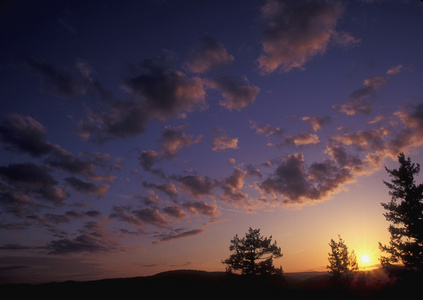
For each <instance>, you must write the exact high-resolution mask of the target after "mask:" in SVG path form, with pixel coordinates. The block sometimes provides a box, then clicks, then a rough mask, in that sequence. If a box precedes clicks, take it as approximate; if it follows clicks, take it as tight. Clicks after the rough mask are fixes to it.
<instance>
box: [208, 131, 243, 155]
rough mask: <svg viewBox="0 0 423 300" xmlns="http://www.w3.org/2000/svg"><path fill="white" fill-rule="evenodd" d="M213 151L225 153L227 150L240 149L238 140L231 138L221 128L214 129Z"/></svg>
mask: <svg viewBox="0 0 423 300" xmlns="http://www.w3.org/2000/svg"><path fill="white" fill-rule="evenodd" d="M214 133H215V135H216V136H215V137H214V138H213V146H212V150H213V151H223V150H226V149H238V138H231V137H229V136H228V135H226V133H225V132H224V130H223V129H222V128H220V127H216V128H215V129H214Z"/></svg>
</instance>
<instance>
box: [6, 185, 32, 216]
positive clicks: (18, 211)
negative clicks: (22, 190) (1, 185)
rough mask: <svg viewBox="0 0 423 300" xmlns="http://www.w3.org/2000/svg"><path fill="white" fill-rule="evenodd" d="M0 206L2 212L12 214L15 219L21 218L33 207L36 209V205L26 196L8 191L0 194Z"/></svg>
mask: <svg viewBox="0 0 423 300" xmlns="http://www.w3.org/2000/svg"><path fill="white" fill-rule="evenodd" d="M0 205H1V206H2V207H3V211H4V212H7V213H10V214H13V215H14V216H16V217H23V216H25V215H26V214H27V213H29V212H30V210H31V209H32V208H33V207H36V206H37V203H35V202H34V201H32V200H31V199H30V198H29V197H28V196H27V195H22V194H19V193H18V192H14V191H8V192H4V193H3V192H1V193H0Z"/></svg>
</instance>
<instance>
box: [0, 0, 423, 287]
mask: <svg viewBox="0 0 423 300" xmlns="http://www.w3.org/2000/svg"><path fill="white" fill-rule="evenodd" d="M0 43H1V44H0V45H1V46H0V54H1V55H0V78H1V85H0V97H1V101H0V147H1V148H0V149H1V150H0V151H1V156H0V283H2V282H35V283H36V282H47V281H52V280H54V281H64V280H91V279H101V278H113V277H131V276H144V275H152V274H156V273H158V272H161V271H166V270H174V269H197V270H206V271H224V270H225V266H224V265H223V264H222V263H221V260H224V259H226V258H227V257H228V256H229V254H230V252H229V242H230V240H231V239H232V238H233V237H234V236H235V234H238V235H241V236H244V234H245V233H246V232H247V231H248V228H249V227H252V228H260V229H261V233H262V234H263V235H265V236H270V235H272V237H273V239H274V240H276V241H277V243H278V246H280V247H281V248H282V252H283V254H284V255H283V257H282V258H281V259H277V260H276V261H275V265H276V267H279V265H282V267H283V269H284V271H285V272H303V271H324V270H326V269H325V267H326V265H327V263H328V262H327V258H328V252H329V251H330V248H329V245H328V243H329V242H330V239H332V238H333V239H337V236H338V234H339V235H341V237H342V238H343V239H344V240H345V242H346V243H347V245H348V246H349V248H350V249H351V250H354V251H355V253H356V255H357V257H358V262H359V265H360V267H362V268H366V267H369V266H373V265H375V264H378V257H379V255H380V252H379V250H378V242H382V243H386V242H387V241H388V239H389V234H388V231H387V228H388V226H389V223H387V222H386V220H385V218H384V216H383V213H384V211H383V208H382V206H381V205H380V203H381V202H387V201H389V200H390V196H389V194H388V189H387V188H386V187H385V186H384V184H383V180H389V177H388V176H387V173H386V171H385V169H384V167H385V166H386V167H388V168H396V167H397V166H398V162H397V156H398V154H399V153H400V152H405V154H406V156H410V157H411V159H412V161H413V162H416V163H422V164H423V151H421V150H422V147H423V93H422V91H423V55H422V54H423V3H422V2H421V1H417V0H408V1H400V0H396V1H394V0H392V1H389V0H386V1H382V0H380V1H378V0H374V1H371V0H367V1H365V0H362V1H360V0H357V1H287V0H267V1H265V0H239V1H235V0H234V1H216V0H213V1H197V0H192V1H187V0H178V1H176V0H167V1H166V0H144V1H75V0H73V1H64V0H63V1H23V0H22V1H6V2H5V4H1V5H0ZM420 179H421V177H420ZM420 179H419V180H420ZM364 254H366V255H368V257H369V259H370V261H369V262H368V263H364V262H362V261H361V260H360V257H361V255H364Z"/></svg>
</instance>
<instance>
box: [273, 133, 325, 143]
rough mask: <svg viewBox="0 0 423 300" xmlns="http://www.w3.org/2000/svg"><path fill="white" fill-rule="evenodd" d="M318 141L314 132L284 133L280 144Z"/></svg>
mask: <svg viewBox="0 0 423 300" xmlns="http://www.w3.org/2000/svg"><path fill="white" fill-rule="evenodd" d="M318 143H320V140H319V137H318V136H317V135H316V134H314V133H300V134H298V135H296V136H292V135H285V136H284V137H283V142H282V144H281V145H295V146H306V145H315V144H318Z"/></svg>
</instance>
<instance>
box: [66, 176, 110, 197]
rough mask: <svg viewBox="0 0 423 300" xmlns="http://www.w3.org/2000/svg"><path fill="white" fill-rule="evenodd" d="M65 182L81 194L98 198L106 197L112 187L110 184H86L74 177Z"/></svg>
mask: <svg viewBox="0 0 423 300" xmlns="http://www.w3.org/2000/svg"><path fill="white" fill-rule="evenodd" d="M65 182H66V183H68V184H69V185H70V186H71V187H72V188H73V189H74V190H76V191H77V192H79V193H82V194H86V195H97V197H102V196H104V195H105V194H106V193H107V191H108V190H109V188H110V185H108V184H104V185H101V186H97V185H95V184H93V183H90V182H86V181H84V180H81V179H78V178H76V177H74V176H71V177H67V178H65Z"/></svg>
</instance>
